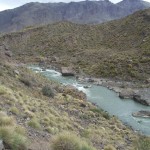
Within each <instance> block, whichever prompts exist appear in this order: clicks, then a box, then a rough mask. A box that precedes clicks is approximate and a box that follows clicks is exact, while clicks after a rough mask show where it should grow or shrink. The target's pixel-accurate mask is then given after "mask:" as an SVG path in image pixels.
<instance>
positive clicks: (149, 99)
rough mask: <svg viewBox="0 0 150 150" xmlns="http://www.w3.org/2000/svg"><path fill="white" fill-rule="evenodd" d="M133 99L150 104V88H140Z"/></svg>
mask: <svg viewBox="0 0 150 150" xmlns="http://www.w3.org/2000/svg"><path fill="white" fill-rule="evenodd" d="M133 99H134V100H135V101H136V102H139V103H141V104H143V105H147V106H150V88H145V89H139V90H138V92H136V93H135V94H134V95H133Z"/></svg>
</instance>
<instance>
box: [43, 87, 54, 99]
mask: <svg viewBox="0 0 150 150" xmlns="http://www.w3.org/2000/svg"><path fill="white" fill-rule="evenodd" d="M42 93H43V95H45V96H47V97H52V98H53V97H54V91H53V89H52V88H51V87H50V86H44V87H43V88H42Z"/></svg>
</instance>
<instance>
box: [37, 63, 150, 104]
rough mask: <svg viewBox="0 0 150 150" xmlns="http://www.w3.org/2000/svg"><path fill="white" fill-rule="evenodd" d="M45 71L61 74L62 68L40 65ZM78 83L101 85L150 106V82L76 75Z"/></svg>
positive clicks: (121, 96) (123, 97)
mask: <svg viewBox="0 0 150 150" xmlns="http://www.w3.org/2000/svg"><path fill="white" fill-rule="evenodd" d="M38 65H40V67H42V68H43V70H46V69H54V70H56V71H58V72H61V69H60V68H61V67H60V66H58V65H55V64H53V65H52V66H51V65H48V66H46V65H45V63H43V64H41V63H40V64H38ZM75 77H76V79H77V80H78V82H83V83H91V84H94V85H99V86H103V87H107V88H108V89H109V90H113V91H114V92H116V93H117V94H118V96H119V97H120V98H121V99H132V100H134V101H136V102H138V103H140V104H143V105H146V106H150V82H148V81H147V82H146V83H141V82H135V81H134V82H131V81H121V80H119V79H118V80H115V79H110V78H107V79H105V78H95V77H89V75H85V74H84V76H83V75H81V74H75Z"/></svg>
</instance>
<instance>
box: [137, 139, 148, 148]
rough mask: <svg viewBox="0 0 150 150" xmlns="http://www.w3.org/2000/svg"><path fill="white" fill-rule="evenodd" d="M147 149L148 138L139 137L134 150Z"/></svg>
mask: <svg viewBox="0 0 150 150" xmlns="http://www.w3.org/2000/svg"><path fill="white" fill-rule="evenodd" d="M148 149H150V138H148V137H140V138H139V139H138V141H137V142H136V149H135V150H148Z"/></svg>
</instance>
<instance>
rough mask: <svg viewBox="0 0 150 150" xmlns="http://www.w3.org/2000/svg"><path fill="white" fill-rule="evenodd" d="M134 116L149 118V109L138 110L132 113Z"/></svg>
mask: <svg viewBox="0 0 150 150" xmlns="http://www.w3.org/2000/svg"><path fill="white" fill-rule="evenodd" d="M132 116H134V117H142V118H150V111H138V112H136V113H132Z"/></svg>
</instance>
